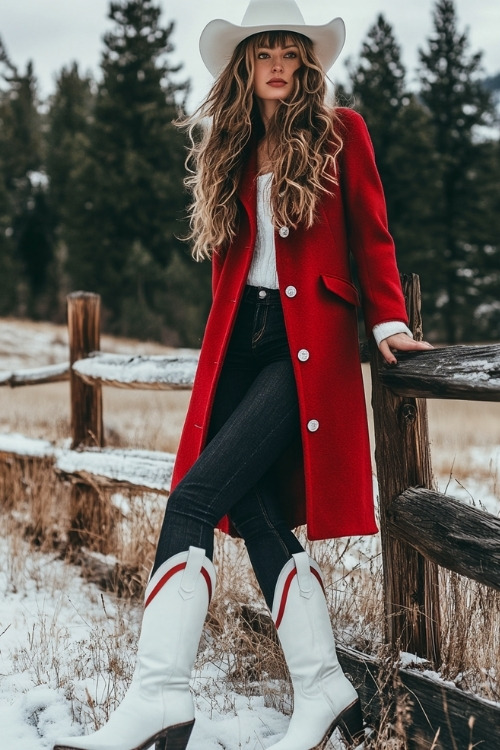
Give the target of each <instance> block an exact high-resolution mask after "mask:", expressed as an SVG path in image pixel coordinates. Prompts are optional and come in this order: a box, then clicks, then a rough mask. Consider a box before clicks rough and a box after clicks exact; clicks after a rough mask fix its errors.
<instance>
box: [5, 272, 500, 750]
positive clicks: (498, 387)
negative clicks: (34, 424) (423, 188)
mask: <svg viewBox="0 0 500 750" xmlns="http://www.w3.org/2000/svg"><path fill="white" fill-rule="evenodd" d="M402 283H403V288H404V292H405V297H406V299H407V305H408V312H409V316H410V326H411V328H412V330H413V333H414V336H415V337H416V338H417V339H421V338H422V321H421V316H420V287H419V281H418V277H416V276H415V275H411V276H403V277H402ZM99 317H100V299H99V297H98V296H97V295H93V294H88V293H83V292H77V293H75V294H72V295H70V296H69V298H68V327H69V335H70V362H69V363H68V365H67V366H64V365H57V366H51V368H42V369H38V370H36V371H23V372H17V373H6V374H4V375H3V376H2V375H1V374H0V385H10V386H11V387H17V386H20V385H29V384H33V383H42V382H54V381H56V380H57V381H59V380H63V379H70V387H71V415H72V417H71V424H72V441H73V444H72V449H71V450H66V451H64V450H56V449H55V448H53V449H52V448H51V446H50V445H49V444H43V445H40V443H41V442H43V441H32V442H31V443H29V442H27V441H25V442H23V448H22V450H21V449H19V450H18V449H16V446H15V444H14V445H12V444H11V443H12V441H11V442H10V443H9V439H8V437H9V436H4V438H3V440H2V439H1V438H0V459H2V458H3V459H4V460H5V459H7V458H12V457H13V456H19V454H20V453H24V455H26V451H28V453H29V445H32V453H33V454H35V455H39V452H40V451H41V452H42V453H43V455H44V456H45V458H47V457H48V458H49V459H51V460H53V462H54V466H55V469H56V471H58V472H60V473H61V474H62V475H63V476H65V477H70V478H71V479H72V481H73V483H74V488H73V495H74V497H73V498H72V506H73V524H72V526H73V529H72V533H73V539H72V542H73V543H74V544H81V543H84V542H85V540H86V538H87V533H88V527H89V524H90V525H91V524H92V523H93V522H95V515H96V514H95V513H90V514H89V512H88V506H89V503H90V504H91V503H92V502H93V498H94V497H95V486H96V484H102V485H105V486H108V487H118V486H126V487H132V488H134V487H135V488H137V489H138V490H142V491H155V492H162V493H164V494H168V490H169V484H170V477H171V471H172V466H173V460H174V456H172V455H169V454H161V453H154V452H151V451H138V450H133V451H123V450H120V451H118V450H113V449H106V448H104V447H103V426H102V397H101V387H102V385H112V386H115V387H122V388H163V389H172V388H186V389H187V388H191V387H192V382H193V377H194V373H195V370H196V358H195V357H189V356H186V357H124V356H118V355H106V354H101V353H98V352H99V349H100V341H99ZM370 359H371V370H372V386H373V387H372V405H373V412H374V426H375V442H376V448H375V459H376V465H377V477H378V485H379V502H380V518H381V540H382V557H383V571H384V597H385V612H386V624H387V643H388V644H389V646H390V648H391V653H392V657H391V658H392V660H393V663H394V664H397V654H398V653H399V651H400V650H401V651H405V652H410V653H412V654H415V655H417V656H419V657H423V658H425V659H427V660H428V661H429V662H430V664H431V665H435V666H438V665H439V663H440V651H441V623H440V600H439V580H438V572H439V566H443V567H445V568H447V569H448V570H452V571H455V572H457V573H459V574H461V575H464V576H467V577H469V578H472V579H474V580H476V581H479V582H480V583H481V584H484V585H485V586H489V587H492V588H494V589H496V590H500V520H499V518H497V517H496V516H493V515H491V514H489V513H486V512H484V511H481V510H478V509H477V508H472V507H468V506H465V505H464V504H462V503H461V502H458V501H457V500H454V499H453V498H450V497H449V496H445V495H441V494H440V493H438V492H436V491H435V490H434V488H433V478H432V467H431V455H430V448H429V436H428V429H427V410H426V399H427V398H451V399H465V400H482V401H500V345H492V346H452V347H446V348H441V349H433V350H429V351H423V352H419V353H408V354H400V355H398V366H397V367H395V368H389V367H387V366H385V365H384V364H383V362H382V359H381V357H380V355H379V354H378V352H377V351H373V352H372V353H371V357H370ZM9 446H10V449H9ZM27 446H28V447H27ZM44 451H45V452H44ZM84 509H86V510H85V511H84ZM98 522H99V521H98V519H97V523H98ZM339 652H340V659H341V662H342V663H343V666H344V668H345V669H346V670H347V671H348V672H349V673H350V674H351V675H352V677H353V679H354V680H355V682H356V684H357V686H358V688H359V690H360V693H361V695H362V698H363V699H364V703H365V705H366V706H367V707H368V714H369V715H370V714H371V715H372V718H373V720H374V722H375V723H376V721H377V713H378V712H379V704H380V696H381V694H382V693H383V692H384V690H386V688H387V686H386V688H384V689H383V690H382V693H381V686H380V678H379V675H380V667H381V665H380V664H378V663H377V662H376V661H375V660H374V659H372V658H370V657H367V656H366V655H362V654H359V653H357V652H353V651H350V650H347V649H339ZM395 674H397V675H398V678H399V679H397V680H396V681H395V682H394V680H392V682H391V692H392V695H393V697H394V698H395V697H397V695H398V693H399V694H405V695H406V696H407V697H409V705H410V709H409V714H410V715H409V721H408V726H407V729H406V731H407V736H408V747H409V748H411V749H413V748H416V749H417V748H418V749H419V750H420V748H427V749H428V750H472V748H476V747H480V748H484V750H487V749H488V750H493V749H494V748H497V747H499V746H500V706H498V705H496V704H491V703H490V702H488V701H485V700H482V699H480V698H478V697H476V696H474V695H471V694H468V693H465V692H463V691H461V690H459V689H457V688H455V687H453V686H449V685H447V684H444V683H442V682H439V681H437V680H434V679H430V678H429V677H428V676H425V675H423V674H421V673H420V672H418V671H414V670H408V669H398V668H397V667H396V669H395V670H393V676H394V675H395Z"/></svg>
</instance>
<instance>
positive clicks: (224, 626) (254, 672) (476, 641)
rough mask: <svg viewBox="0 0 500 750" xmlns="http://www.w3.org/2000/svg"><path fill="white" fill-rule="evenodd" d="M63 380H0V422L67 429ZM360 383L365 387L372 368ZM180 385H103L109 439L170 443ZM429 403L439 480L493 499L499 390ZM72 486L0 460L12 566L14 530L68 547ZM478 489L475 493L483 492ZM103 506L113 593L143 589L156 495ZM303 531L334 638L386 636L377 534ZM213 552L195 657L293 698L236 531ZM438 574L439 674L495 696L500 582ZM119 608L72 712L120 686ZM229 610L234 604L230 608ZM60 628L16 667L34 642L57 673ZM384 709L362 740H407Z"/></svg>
mask: <svg viewBox="0 0 500 750" xmlns="http://www.w3.org/2000/svg"><path fill="white" fill-rule="evenodd" d="M103 348H104V347H103ZM365 374H366V371H365ZM68 389H69V386H68V384H67V383H62V384H53V385H46V386H33V387H30V388H19V389H16V390H9V389H5V388H3V389H2V388H0V415H1V417H0V430H2V431H12V432H14V431H16V432H21V433H23V434H25V435H29V436H32V437H43V438H48V439H51V440H54V441H57V442H58V443H60V444H61V443H63V442H64V441H65V440H66V439H67V438H68V435H69V390H68ZM366 389H367V397H368V400H369V395H370V394H369V379H367V380H366ZM188 399H189V393H187V392H153V391H144V392H141V391H126V390H122V389H111V388H109V389H104V417H105V427H106V441H107V443H108V444H110V445H120V446H125V445H127V446H134V447H141V448H147V449H151V450H164V451H172V452H175V450H176V448H177V444H178V439H179V433H180V429H181V426H182V423H183V419H184V415H185V410H186V406H187V402H188ZM428 409H429V423H430V435H431V441H432V455H433V463H434V470H435V473H436V475H437V476H438V477H439V481H440V489H441V490H443V489H445V487H446V485H448V484H449V491H450V494H453V486H455V485H457V484H458V483H460V484H461V485H464V486H465V487H466V488H467V487H473V488H475V487H476V486H478V485H480V486H481V487H482V488H485V489H484V491H485V493H486V494H488V495H489V496H490V501H491V497H494V498H497V499H499V484H498V471H499V468H498V446H500V418H499V417H500V404H481V403H470V402H450V401H430V402H429V404H428ZM370 429H371V427H370ZM490 447H496V448H497V454H496V456H497V458H496V460H495V461H492V462H490V463H489V462H488V460H485V459H484V457H483V458H482V459H481V460H480V461H478V457H477V451H480V452H481V451H482V452H483V454H486V453H487V452H488V450H489V448H490ZM443 485H444V486H443ZM71 494H72V493H71V488H70V486H69V485H68V484H63V483H62V482H61V481H59V480H56V478H55V477H54V475H53V472H52V469H51V468H50V467H49V466H48V465H47V464H44V463H43V462H24V463H22V464H16V463H14V464H12V465H10V466H5V465H3V466H1V467H0V505H1V507H2V524H3V526H4V530H5V532H6V533H7V534H9V535H10V537H11V539H12V543H11V551H12V554H11V559H10V565H11V566H12V570H11V575H12V578H13V580H14V579H15V577H16V575H17V572H16V566H18V565H21V564H22V563H21V560H20V557H19V555H18V551H17V550H16V542H15V540H16V539H20V538H21V537H25V538H28V539H29V541H30V543H32V544H34V545H36V546H37V547H40V548H42V549H52V550H53V549H54V548H56V549H64V547H65V545H66V543H67V540H68V533H69V532H71V519H72V518H73V517H74V507H73V506H72V502H73V501H72V499H71ZM474 500H475V502H476V503H478V504H481V503H482V498H481V497H475V498H474ZM101 506H102V512H103V514H104V516H105V517H104V519H103V534H102V537H101V538H96V539H94V540H93V543H91V544H90V546H91V547H94V548H95V549H101V550H104V551H105V552H112V553H113V556H114V558H115V560H117V561H119V565H120V573H123V571H125V572H126V574H127V576H128V579H129V581H130V586H129V587H128V589H126V590H125V591H123V590H122V592H121V593H130V594H133V595H136V594H137V592H139V591H142V589H143V586H144V584H145V581H146V578H147V575H148V572H149V569H150V566H151V563H152V559H153V555H154V548H155V542H156V537H157V533H158V529H159V526H160V524H161V518H162V515H163V507H164V499H162V498H161V497H155V496H154V495H147V496H141V497H137V496H134V495H133V494H132V493H130V494H125V493H124V494H121V495H114V496H113V497H112V499H111V502H110V498H109V497H108V495H106V494H102V495H101ZM498 507H499V508H500V504H499V506H498ZM104 530H105V531H104ZM110 530H111V531H110ZM302 541H303V542H304V543H305V544H306V547H307V549H308V551H309V552H310V554H311V555H312V556H314V557H315V559H317V560H318V562H319V564H320V565H321V567H322V569H323V571H324V573H325V577H326V584H327V586H326V588H327V594H328V598H329V604H330V609H331V613H332V620H333V622H334V626H335V630H336V636H337V638H338V640H339V641H341V642H344V643H346V644H348V645H350V646H354V647H356V648H358V649H359V650H361V651H365V652H368V653H374V652H376V651H377V650H379V649H382V643H383V621H384V614H383V604H382V602H383V596H382V575H381V569H380V554H379V550H378V549H377V546H376V544H375V543H374V545H373V547H372V550H371V552H370V553H367V552H366V547H363V548H362V547H361V546H360V544H359V542H358V541H357V540H356V539H341V540H331V541H326V542H315V543H312V544H311V543H308V542H307V541H306V540H305V538H304V537H303V535H302ZM104 543H105V544H106V545H107V546H104ZM215 558H216V559H215V562H216V565H217V569H218V581H219V586H218V590H217V595H216V598H215V600H214V602H213V606H212V608H211V614H210V619H209V622H208V626H209V627H208V633H209V637H207V640H206V642H205V643H204V644H203V648H202V649H201V651H200V661H199V665H198V668H199V669H202V668H203V664H204V663H205V662H206V661H217V662H218V664H219V665H220V666H221V667H222V668H223V671H224V673H225V675H226V678H227V681H228V684H230V685H232V686H234V688H235V689H237V690H238V691H239V692H242V693H243V694H245V695H254V694H256V693H259V694H262V690H263V689H264V690H265V696H264V697H265V703H266V705H269V706H272V707H275V708H277V709H279V710H281V711H285V712H286V711H289V710H290V702H289V698H288V696H287V691H286V689H284V684H285V683H284V680H286V667H285V665H284V663H283V658H282V654H281V651H280V649H279V647H278V645H277V643H276V639H275V636H274V633H273V632H270V631H268V630H267V629H266V625H265V622H264V621H262V622H261V621H260V620H258V621H257V624H256V622H255V616H256V615H255V613H256V612H257V613H259V612H260V611H262V610H263V606H264V605H263V600H262V598H261V596H260V592H259V589H258V586H257V583H256V581H255V578H254V576H253V573H252V571H251V569H250V567H249V565H248V561H247V557H246V552H245V549H244V546H243V544H242V543H241V542H239V541H233V542H231V543H228V542H227V539H226V538H225V537H224V536H223V535H219V534H218V535H217V538H216V555H215ZM353 561H354V562H353ZM109 562H110V561H109V560H108V561H105V564H109ZM110 585H112V582H111V584H110ZM441 587H442V596H441V601H442V607H443V666H442V670H443V674H444V676H445V677H446V678H448V679H451V680H453V681H455V682H456V683H457V684H458V685H460V686H461V687H464V688H466V689H469V690H473V691H474V692H477V693H481V694H482V695H484V696H485V697H487V698H491V699H493V700H499V699H500V684H499V682H498V666H497V665H498V663H499V662H500V630H499V628H498V622H499V618H500V595H499V594H497V593H495V592H493V591H491V590H488V589H485V588H484V587H482V586H480V585H479V584H476V583H474V582H471V581H467V580H466V579H463V578H460V577H459V576H456V575H455V574H450V573H446V572H443V573H442V578H441ZM242 602H245V603H248V604H249V605H250V609H248V608H247V607H245V606H242ZM124 606H125V605H124ZM117 611H118V615H117V618H116V622H115V625H114V626H113V628H114V629H113V632H111V631H109V632H107V631H106V636H105V638H103V637H97V636H96V639H95V641H96V643H95V652H94V653H92V654H91V655H90V657H88V655H87V660H86V661H85V664H86V667H85V668H86V669H88V670H89V674H90V672H91V669H92V666H93V665H94V666H96V668H98V669H101V668H103V664H104V662H106V664H108V665H109V664H110V663H111V664H113V665H114V666H113V671H114V673H115V675H116V679H115V680H114V682H112V683H111V684H110V685H109V686H107V688H106V691H105V697H104V700H103V704H102V706H99V707H95V706H92V702H91V701H89V700H88V699H87V697H85V696H72V702H73V705H74V706H75V708H74V711H75V716H81V713H82V712H86V713H87V714H88V713H89V712H90V714H91V715H93V716H94V723H95V724H96V725H97V724H98V723H99V721H102V716H103V713H104V715H106V714H107V713H108V712H109V711H110V710H111V709H112V708H113V705H114V704H115V703H116V701H117V700H119V698H120V695H118V694H117V691H118V689H117V687H116V685H118V684H119V683H120V681H121V679H122V678H123V677H124V676H125V677H126V678H127V679H128V677H129V676H130V673H131V664H130V663H128V662H127V663H126V664H124V663H122V661H123V653H122V652H123V650H124V649H123V644H124V642H125V641H127V639H129V638H130V633H129V630H128V628H127V623H126V621H124V619H123V616H122V615H120V614H119V613H120V611H121V610H120V609H119V608H118V610H117ZM228 613H230V614H231V615H232V616H230V617H228ZM257 619H258V618H257ZM96 627H98V626H96ZM256 631H257V632H256ZM127 632H128V635H127ZM101 635H102V634H101ZM63 637H64V633H62V632H59V631H57V632H55V631H54V630H53V629H52V630H51V628H50V627H48V626H45V625H44V626H43V627H41V629H40V632H39V633H38V635H37V640H36V641H34V642H33V653H32V654H30V653H28V652H24V653H20V654H19V657H18V658H19V666H20V668H21V667H23V666H24V667H26V666H27V665H28V664H29V662H30V659H34V658H35V657H34V654H35V653H37V654H45V656H44V659H45V661H44V662H43V664H42V665H35V664H31V666H30V669H32V670H33V669H34V670H35V671H36V672H37V673H38V672H39V673H40V675H39V676H40V681H41V682H43V679H42V678H43V674H42V673H43V671H44V670H45V671H46V670H52V671H53V672H56V673H57V674H59V672H61V677H60V680H59V682H60V684H61V685H62V686H64V680H65V677H64V674H66V672H65V671H64V669H63V668H62V666H61V662H60V658H61V657H60V653H61V649H59V642H60V640H61V639H62V638H63ZM127 643H128V641H127ZM128 645H130V644H128ZM120 649H121V651H120ZM120 654H121V655H120ZM40 658H41V657H40ZM64 658H66V655H65V656H64ZM89 658H90V661H89ZM78 659H79V660H80V663H82V658H81V655H78V654H77V655H76V656H75V662H76V661H78ZM63 673H64V674H63ZM380 679H381V682H382V683H383V684H384V689H386V688H387V684H388V681H390V680H393V679H394V674H393V673H391V674H389V673H388V674H387V675H384V674H381V678H380ZM207 700H209V696H207ZM386 705H387V706H388V704H386ZM387 710H388V713H387V715H385V716H384V715H382V716H381V723H380V726H379V731H378V734H377V736H376V738H374V739H372V740H370V743H369V747H370V750H383V749H384V750H399V749H400V748H401V749H402V748H404V747H405V739H404V719H405V716H406V712H407V706H405V705H404V703H403V704H401V705H399V704H398V709H397V714H396V716H394V712H393V707H392V706H391V707H390V713H389V706H388V709H387ZM383 711H384V707H383ZM382 713H383V712H382Z"/></svg>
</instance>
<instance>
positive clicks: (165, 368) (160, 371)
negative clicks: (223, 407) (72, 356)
mask: <svg viewBox="0 0 500 750" xmlns="http://www.w3.org/2000/svg"><path fill="white" fill-rule="evenodd" d="M197 366H198V357H197V356H196V355H194V354H193V355H189V354H186V355H152V356H139V355H132V356H131V355H123V354H105V353H100V352H95V353H92V355H91V356H90V357H87V358H85V359H82V360H80V361H79V362H75V363H74V365H73V372H74V373H75V374H76V375H78V377H79V378H80V379H81V380H82V381H83V382H84V383H87V384H88V385H108V386H115V387H118V388H137V389H143V390H144V389H146V390H147V389H151V390H189V389H191V388H192V387H193V381H194V376H195V374H196V368H197Z"/></svg>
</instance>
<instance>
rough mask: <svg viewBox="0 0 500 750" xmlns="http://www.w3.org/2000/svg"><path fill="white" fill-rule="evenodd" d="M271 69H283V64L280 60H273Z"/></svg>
mask: <svg viewBox="0 0 500 750" xmlns="http://www.w3.org/2000/svg"><path fill="white" fill-rule="evenodd" d="M273 70H283V65H282V63H281V61H280V60H275V61H274V63H273Z"/></svg>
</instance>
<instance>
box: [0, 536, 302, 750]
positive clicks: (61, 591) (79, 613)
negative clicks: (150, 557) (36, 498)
mask: <svg viewBox="0 0 500 750" xmlns="http://www.w3.org/2000/svg"><path fill="white" fill-rule="evenodd" d="M14 546H15V548H14ZM140 616H141V608H140V607H138V606H133V605H130V604H128V603H124V602H120V601H119V600H116V599H115V598H114V597H112V596H110V595H107V594H103V593H102V592H101V591H99V590H98V589H97V588H96V587H94V586H93V585H92V584H89V583H87V582H85V581H83V580H82V579H81V578H80V577H79V576H78V572H77V569H75V568H72V567H71V566H68V565H66V564H65V563H63V562H62V561H60V560H57V559H55V557H54V556H52V555H46V554H42V553H40V552H33V550H32V549H31V548H29V547H28V545H27V544H25V543H24V542H20V541H19V540H15V541H13V540H6V539H4V538H0V673H1V681H0V726H1V727H2V735H1V740H0V745H1V748H2V750H46V749H47V748H51V747H52V744H53V743H54V741H55V740H56V739H57V738H58V737H61V736H67V735H76V734H82V733H87V732H90V731H92V730H93V729H94V728H95V725H96V724H101V723H102V722H103V721H104V719H105V715H106V706H110V705H114V701H115V699H118V700H119V699H120V698H121V696H122V695H123V692H124V690H125V685H126V683H127V682H128V679H129V677H130V674H131V670H132V668H133V660H134V656H133V654H134V648H135V645H134V644H135V642H136V639H137V635H138V631H139V624H140ZM110 663H111V664H112V667H113V671H116V670H119V671H120V673H121V672H123V675H124V676H123V677H122V678H121V679H120V680H118V681H117V682H118V691H117V692H118V694H117V695H115V693H114V688H113V684H114V680H112V679H111V678H110V675H109V667H110ZM125 673H126V676H125ZM193 690H194V693H195V700H196V706H197V720H196V723H195V728H194V730H193V735H192V739H191V741H190V743H189V749H190V750H221V748H227V750H236V748H245V749H246V750H261V748H265V747H268V746H269V744H272V743H273V742H276V741H277V740H278V739H279V736H280V735H281V734H282V733H283V732H284V731H285V729H286V725H287V721H288V719H287V718H286V717H284V716H283V715H282V714H280V713H278V712H277V711H275V710H274V709H271V708H267V707H266V706H264V700H263V698H261V697H259V696H256V697H248V696H243V695H238V694H237V693H235V692H233V691H231V690H228V689H227V686H226V685H225V678H224V673H223V671H222V670H221V669H218V667H217V665H215V664H210V663H209V664H205V665H203V666H202V667H200V668H199V669H198V670H196V672H195V676H194V680H193ZM68 695H71V696H72V700H68ZM88 695H90V696H92V698H93V699H94V701H95V703H96V708H95V710H94V711H93V712H92V711H91V710H90V709H89V707H88V699H87V698H88Z"/></svg>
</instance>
